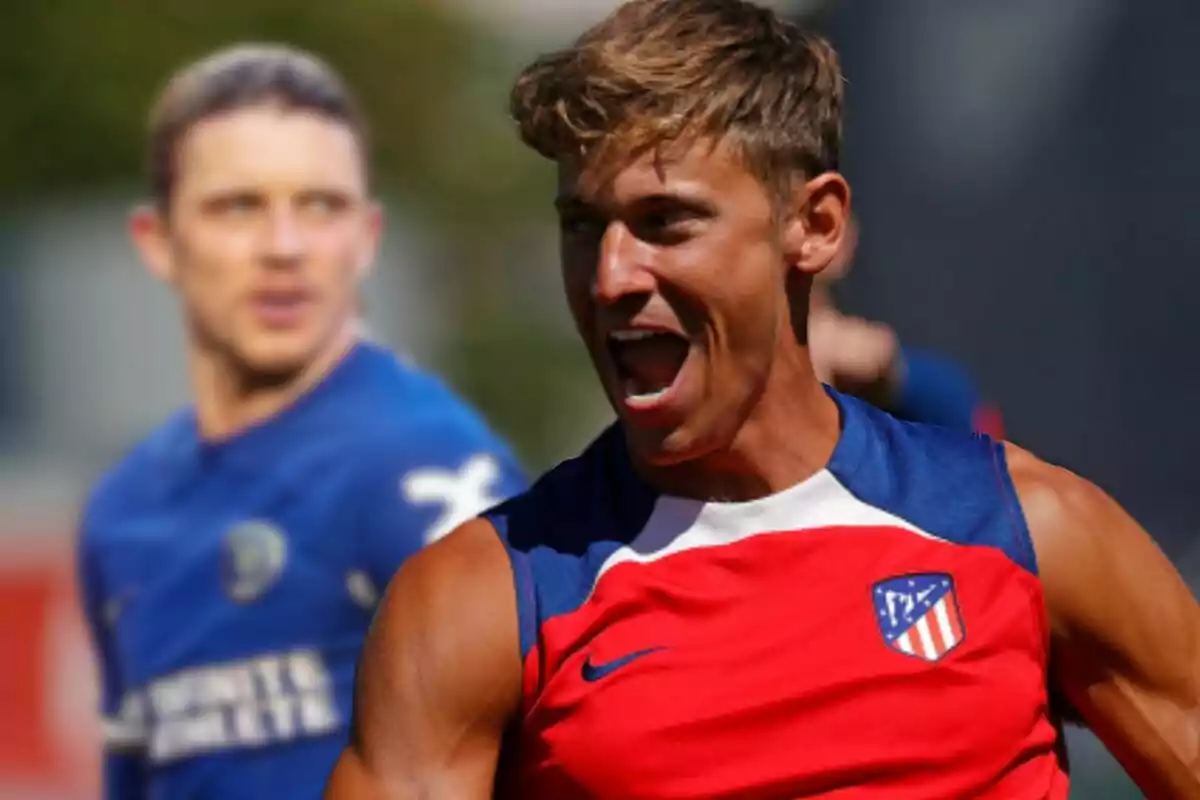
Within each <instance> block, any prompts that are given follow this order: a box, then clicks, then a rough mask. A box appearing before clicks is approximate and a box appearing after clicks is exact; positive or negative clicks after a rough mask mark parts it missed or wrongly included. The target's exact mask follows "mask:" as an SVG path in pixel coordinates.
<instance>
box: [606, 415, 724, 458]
mask: <svg viewBox="0 0 1200 800" xmlns="http://www.w3.org/2000/svg"><path fill="white" fill-rule="evenodd" d="M621 425H622V428H623V429H624V431H625V441H626V442H627V443H628V445H629V452H630V455H632V456H633V457H634V458H636V459H637V460H638V461H640V462H641V463H643V464H645V465H646V466H649V467H672V466H675V465H677V464H682V463H685V462H688V461H695V460H696V459H698V458H702V457H703V456H704V455H706V454H707V453H708V452H710V451H711V450H712V448H711V447H706V446H705V442H704V441H703V439H702V438H700V437H696V436H695V435H694V434H692V433H691V432H689V431H688V430H686V428H684V427H683V426H678V427H674V428H647V427H644V426H641V425H635V424H633V423H631V422H629V421H628V420H622V422H621Z"/></svg>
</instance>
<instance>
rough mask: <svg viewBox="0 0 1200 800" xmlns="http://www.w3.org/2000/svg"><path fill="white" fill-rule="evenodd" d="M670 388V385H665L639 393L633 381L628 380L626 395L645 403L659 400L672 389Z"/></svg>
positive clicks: (637, 401)
mask: <svg viewBox="0 0 1200 800" xmlns="http://www.w3.org/2000/svg"><path fill="white" fill-rule="evenodd" d="M670 389H671V387H670V386H664V387H663V388H661V389H658V390H657V391H653V392H641V393H639V392H638V391H637V389H636V388H634V385H633V381H627V382H626V383H625V397H626V398H627V399H628V400H631V401H633V402H634V403H636V404H639V405H640V404H644V403H653V402H654V401H655V400H658V399H659V398H660V397H662V396H663V395H665V394H666V393H667V392H668V391H670Z"/></svg>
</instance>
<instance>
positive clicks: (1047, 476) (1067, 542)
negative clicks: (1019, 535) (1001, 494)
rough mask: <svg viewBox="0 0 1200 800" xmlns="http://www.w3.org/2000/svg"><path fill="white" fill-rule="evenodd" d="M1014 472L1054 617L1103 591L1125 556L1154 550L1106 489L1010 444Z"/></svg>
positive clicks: (1008, 447) (1142, 532) (1067, 611)
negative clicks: (1081, 600)
mask: <svg viewBox="0 0 1200 800" xmlns="http://www.w3.org/2000/svg"><path fill="white" fill-rule="evenodd" d="M1005 453H1006V456H1007V460H1008V468H1009V474H1010V475H1011V478H1012V482H1013V487H1014V489H1015V491H1016V494H1017V498H1018V500H1019V501H1020V504H1021V511H1022V513H1023V514H1024V516H1025V519H1026V522H1027V524H1028V526H1029V533H1030V538H1031V539H1032V542H1033V547H1034V551H1035V552H1036V554H1037V559H1038V568H1039V573H1040V576H1041V579H1042V584H1043V587H1044V589H1045V592H1046V601H1047V605H1048V607H1049V609H1050V611H1051V614H1052V618H1053V619H1061V618H1062V616H1063V613H1064V612H1065V613H1068V614H1070V613H1071V610H1072V609H1073V608H1074V606H1075V605H1076V601H1077V600H1079V599H1080V598H1082V597H1083V596H1085V595H1088V594H1095V593H1097V592H1100V593H1103V591H1104V586H1103V585H1102V584H1103V583H1105V582H1106V581H1107V580H1108V578H1107V577H1106V576H1111V575H1112V573H1113V570H1119V569H1120V568H1121V567H1120V564H1119V563H1118V562H1119V561H1120V559H1121V558H1122V554H1123V553H1125V554H1129V555H1132V554H1133V553H1135V552H1136V553H1139V554H1140V553H1141V551H1143V550H1144V549H1145V548H1148V547H1150V548H1152V547H1153V545H1152V544H1151V543H1150V540H1149V538H1148V537H1147V536H1146V534H1145V532H1144V531H1142V529H1141V528H1140V526H1138V524H1137V523H1136V522H1134V520H1133V519H1132V518H1131V517H1130V516H1129V515H1128V514H1127V513H1126V512H1125V511H1124V509H1122V508H1121V507H1120V506H1119V505H1118V504H1117V502H1116V501H1115V500H1113V499H1112V497H1110V496H1109V495H1108V494H1107V493H1106V492H1105V491H1104V490H1102V489H1101V488H1100V487H1098V486H1096V485H1095V484H1094V483H1092V482H1091V481H1089V480H1087V479H1085V478H1083V477H1080V476H1079V475H1077V474H1075V473H1074V472H1071V471H1070V470H1068V469H1065V468H1063V467H1060V466H1056V465H1054V464H1051V463H1049V462H1047V461H1044V460H1042V459H1040V458H1038V457H1037V456H1035V455H1033V454H1032V453H1030V452H1028V451H1026V450H1023V449H1021V448H1019V447H1017V446H1016V445H1013V444H1008V443H1006V444H1005Z"/></svg>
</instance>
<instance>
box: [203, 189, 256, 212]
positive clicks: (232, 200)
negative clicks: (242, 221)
mask: <svg viewBox="0 0 1200 800" xmlns="http://www.w3.org/2000/svg"><path fill="white" fill-rule="evenodd" d="M205 205H206V207H207V209H208V210H209V211H210V212H211V213H213V214H217V215H219V216H226V217H228V216H233V217H237V216H246V215H247V214H251V213H253V212H255V211H257V210H258V209H260V208H261V207H262V205H263V202H262V198H261V197H259V196H258V195H256V194H254V193H252V192H231V193H230V194H225V195H220V196H218V197H214V198H212V199H211V200H209V201H208V202H207V203H205Z"/></svg>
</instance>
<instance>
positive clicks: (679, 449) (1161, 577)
mask: <svg viewBox="0 0 1200 800" xmlns="http://www.w3.org/2000/svg"><path fill="white" fill-rule="evenodd" d="M680 194H682V195H684V196H685V197H686V198H687V202H686V203H683V207H684V210H682V211H680V210H678V205H677V204H678V202H679V201H678V197H677V196H678V195H680ZM671 198H675V199H671ZM848 199H849V192H848V189H846V187H845V182H844V181H843V180H842V179H841V178H840V177H838V176H833V175H825V176H820V177H818V178H816V179H814V180H811V181H809V182H808V183H807V184H806V185H804V186H802V187H798V189H797V193H796V198H795V203H794V204H793V206H792V209H791V212H790V213H789V214H786V215H782V217H781V220H782V221H779V218H777V221H776V222H775V223H774V226H773V225H772V223H771V222H770V217H771V214H770V206H769V203H768V201H767V195H766V193H765V192H764V191H763V189H762V188H761V187H759V186H757V184H756V183H755V182H754V181H753V179H752V178H751V177H750V176H749V174H747V173H746V172H745V171H744V170H742V169H741V167H740V165H739V164H738V163H737V162H736V160H735V159H732V158H731V157H730V156H729V154H728V153H724V152H722V151H721V150H720V149H718V150H717V151H711V150H708V149H703V148H701V149H695V150H693V151H691V152H690V153H689V154H688V155H686V156H684V157H682V158H681V159H680V160H679V161H676V162H673V163H668V164H666V165H665V167H663V168H661V169H656V168H655V167H654V166H653V165H652V164H651V165H647V164H645V163H634V164H632V165H630V166H629V167H627V168H626V169H625V170H624V171H622V172H620V173H619V174H618V175H617V177H616V178H615V179H614V181H613V183H612V185H611V186H609V187H604V188H602V189H600V190H596V191H589V189H588V187H586V186H583V185H581V184H580V183H579V182H578V181H577V180H576V179H575V178H574V177H573V173H572V172H571V171H570V170H569V169H568V170H564V176H563V180H562V184H561V186H560V202H559V206H560V212H561V213H562V214H563V218H564V221H563V228H564V232H563V239H564V242H563V270H564V278H565V286H566V291H567V297H568V301H569V302H570V304H571V309H572V312H573V314H574V316H575V320H576V324H577V325H578V327H579V330H580V335H581V336H582V338H583V340H584V342H585V344H586V345H587V347H588V351H589V353H590V354H591V356H592V359H593V361H594V363H595V364H596V368H597V372H598V374H599V376H600V379H601V382H602V384H603V385H604V387H605V391H606V392H607V393H608V395H609V398H610V400H611V401H612V402H613V406H614V408H616V410H617V413H618V414H619V415H620V417H621V420H622V422H623V427H624V430H625V432H626V436H627V438H628V439H629V442H630V445H631V448H630V450H631V453H632V455H633V458H634V460H635V466H636V468H637V469H639V470H640V471H642V472H643V474H644V475H645V476H646V478H647V480H649V481H651V482H652V483H653V484H654V485H655V486H656V487H657V488H659V489H660V490H663V491H666V492H668V493H672V494H682V495H687V496H691V497H700V498H709V497H721V498H734V499H746V498H749V497H757V496H762V495H765V494H767V493H771V492H775V491H778V490H780V489H782V488H785V487H788V486H791V485H793V484H795V483H797V482H799V481H800V480H803V479H804V478H805V477H808V476H809V475H811V474H812V473H813V472H815V471H817V470H818V469H820V468H821V467H822V466H823V465H824V464H825V462H826V460H827V459H828V457H829V455H830V453H831V451H832V447H833V444H834V442H835V441H836V437H837V430H838V421H837V412H836V408H835V407H834V408H831V407H830V406H831V405H832V404H831V403H830V402H829V401H828V398H827V397H826V396H825V395H824V393H823V391H822V390H821V388H820V385H819V383H818V379H817V376H816V374H814V370H813V368H812V365H811V362H810V359H809V355H808V352H807V348H806V346H805V335H804V330H805V325H806V322H807V320H806V312H807V309H808V307H809V298H808V294H807V293H808V288H809V283H810V279H811V276H812V275H813V274H815V273H817V272H819V270H820V269H821V268H822V267H823V266H825V265H826V264H828V263H830V261H831V260H832V259H833V257H834V254H835V253H836V252H837V251H838V247H839V244H840V239H841V237H842V235H843V232H844V230H845V221H846V218H847V213H848ZM695 207H699V208H700V209H701V210H700V211H696V210H695ZM639 315H645V318H646V319H648V320H649V321H650V322H652V323H653V324H655V325H659V326H664V327H666V326H675V328H676V329H677V330H679V331H681V332H683V333H684V334H686V336H687V338H688V340H689V343H690V348H691V350H690V353H689V356H688V358H689V363H688V364H687V365H686V366H685V367H684V369H685V370H689V371H690V372H689V374H687V375H683V376H682V377H681V378H680V380H681V381H682V382H683V383H681V384H680V386H681V387H682V388H680V389H679V391H677V392H676V395H675V402H673V403H672V404H669V406H668V407H667V408H665V409H660V410H658V411H656V413H655V414H653V415H646V414H641V413H635V412H631V411H630V410H629V409H628V408H626V407H625V406H624V405H623V401H622V395H621V392H620V387H619V384H618V382H617V381H616V380H614V378H615V373H614V367H613V365H612V363H611V362H610V361H609V360H608V359H609V356H608V352H607V348H606V346H605V345H604V337H605V334H606V332H607V331H608V330H609V329H610V328H611V327H612V326H614V325H625V324H627V323H629V322H630V321H631V320H635V321H636V320H638V319H640V318H641V317H639ZM798 331H799V333H798ZM1009 459H1010V471H1011V474H1012V478H1013V482H1014V485H1015V487H1016V490H1017V493H1018V496H1019V499H1020V502H1021V505H1022V508H1023V510H1024V513H1025V515H1026V517H1027V519H1028V523H1029V527H1030V530H1031V534H1032V538H1033V542H1034V546H1035V549H1036V552H1037V556H1038V559H1039V562H1040V575H1041V579H1042V582H1043V584H1044V588H1045V597H1046V603H1047V607H1048V612H1049V617H1050V619H1051V629H1052V642H1051V647H1052V652H1053V654H1054V655H1053V661H1052V666H1051V669H1052V680H1053V681H1054V682H1055V684H1056V687H1057V688H1058V689H1060V690H1061V691H1062V692H1063V693H1064V694H1065V695H1066V697H1067V698H1068V699H1069V700H1070V701H1071V702H1072V704H1073V705H1074V706H1075V707H1076V708H1077V709H1078V710H1079V712H1080V713H1081V715H1082V717H1083V719H1084V720H1085V721H1086V723H1087V724H1088V725H1090V726H1091V727H1092V728H1093V729H1094V730H1095V731H1096V732H1097V733H1098V734H1099V736H1100V737H1101V739H1102V740H1103V741H1104V742H1105V743H1106V744H1107V745H1108V747H1109V748H1110V749H1111V750H1112V751H1113V752H1114V753H1115V754H1116V755H1117V756H1118V758H1120V759H1121V761H1122V763H1124V764H1125V766H1126V768H1127V769H1128V770H1129V772H1130V774H1131V775H1132V776H1133V777H1134V779H1135V780H1136V781H1137V782H1138V784H1139V785H1140V786H1141V787H1142V789H1143V790H1144V791H1145V792H1146V794H1147V796H1148V797H1151V798H1195V797H1200V777H1198V769H1197V768H1198V765H1200V718H1198V716H1197V707H1198V706H1200V611H1198V609H1197V606H1196V603H1195V601H1194V600H1193V598H1192V597H1191V595H1190V594H1189V593H1188V590H1187V589H1186V587H1184V585H1183V583H1182V581H1181V580H1180V578H1179V576H1178V575H1177V574H1176V573H1175V571H1174V570H1173V568H1172V567H1171V566H1170V564H1169V563H1168V562H1167V561H1166V559H1165V558H1163V556H1162V554H1161V553H1159V551H1158V550H1157V549H1156V548H1155V546H1154V545H1153V543H1152V542H1151V540H1150V538H1149V537H1148V536H1147V535H1146V533H1145V532H1144V531H1143V530H1142V529H1141V528H1140V527H1138V525H1137V524H1136V523H1135V522H1134V521H1133V520H1132V519H1130V518H1129V516H1128V515H1127V514H1125V512H1123V511H1122V510H1121V509H1120V508H1119V507H1118V506H1117V505H1116V503H1114V502H1113V501H1112V500H1111V499H1110V498H1109V497H1108V496H1107V495H1105V494H1104V493H1103V492H1102V491H1100V490H1099V489H1097V488H1096V487H1094V486H1092V485H1091V484H1089V483H1087V482H1086V481H1085V480H1083V479H1082V478H1079V477H1078V476H1076V475H1073V474H1072V473H1070V472H1067V471H1065V470H1062V469H1059V468H1057V467H1053V466H1050V465H1049V464H1046V463H1045V462H1042V461H1040V460H1038V459H1037V458H1036V457H1034V456H1032V455H1030V454H1028V453H1025V452H1024V451H1021V450H1018V449H1017V448H1013V447H1010V448H1009ZM521 674H522V673H521V664H520V658H519V638H518V627H517V611H516V606H515V599H514V591H513V584H512V575H511V570H510V567H509V565H508V560H507V556H506V554H505V553H504V550H503V547H502V545H501V543H500V541H499V538H498V537H497V536H496V534H495V532H494V531H493V530H492V529H491V526H490V524H489V523H487V522H485V521H482V520H475V521H472V522H469V523H467V524H466V525H464V526H463V527H462V528H460V529H459V530H458V531H456V532H455V533H453V534H451V535H450V536H448V537H447V538H445V539H443V540H442V541H441V542H439V543H437V544H436V545H434V546H432V547H430V548H428V549H426V550H425V551H423V552H422V553H421V554H420V555H418V556H417V557H416V558H413V559H412V560H410V561H409V562H408V563H407V564H405V565H404V566H403V567H402V568H401V569H400V571H399V572H398V573H397V575H396V577H395V579H394V580H393V582H392V584H391V586H390V588H389V589H388V592H387V595H386V597H385V599H384V601H383V603H382V605H381V607H380V610H379V612H378V616H377V618H376V620H375V623H374V626H373V628H372V631H371V633H370V635H369V637H368V641H367V645H366V649H365V651H364V654H363V658H362V662H361V665H360V672H359V678H358V680H359V683H358V687H357V692H356V704H355V720H354V733H353V738H352V741H351V744H350V746H349V747H348V748H347V750H346V751H345V753H344V755H343V757H342V758H341V760H340V761H339V763H338V766H337V768H336V770H335V772H334V774H333V776H332V778H331V781H330V783H329V786H328V788H327V791H326V797H328V798H331V799H332V800H383V799H384V798H387V800H413V799H415V798H421V799H422V800H451V799H452V800H483V798H488V797H492V796H493V792H494V791H495V790H494V786H495V783H496V776H497V767H498V765H500V764H502V761H503V759H502V751H503V743H504V739H505V734H506V732H507V731H509V730H510V728H511V725H512V724H513V723H514V722H515V721H516V719H517V715H518V714H519V710H520V702H521Z"/></svg>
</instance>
